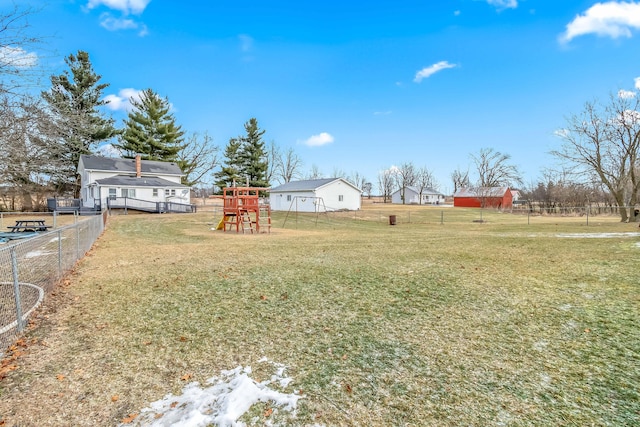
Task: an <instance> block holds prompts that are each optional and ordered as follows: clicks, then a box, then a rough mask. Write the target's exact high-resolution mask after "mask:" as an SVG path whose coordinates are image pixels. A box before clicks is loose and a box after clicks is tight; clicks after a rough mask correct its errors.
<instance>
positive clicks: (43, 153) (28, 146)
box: [0, 96, 56, 211]
mask: <svg viewBox="0 0 640 427" xmlns="http://www.w3.org/2000/svg"><path fill="white" fill-rule="evenodd" d="M48 123H49V122H48V115H47V114H46V113H45V112H44V110H43V108H42V105H40V104H39V103H38V102H37V100H34V99H32V98H29V97H26V96H23V97H20V98H19V102H18V103H16V100H14V99H12V100H9V99H8V98H7V97H3V100H2V102H1V104H0V146H1V147H2V149H1V150H0V181H1V182H2V183H3V184H6V185H9V186H11V187H13V190H14V194H15V195H16V196H17V197H18V198H19V200H20V202H19V207H20V209H22V210H25V211H32V210H36V209H37V208H39V207H41V206H43V205H44V203H43V200H44V197H45V196H46V190H47V188H48V187H47V184H48V183H49V180H50V177H51V173H50V172H51V171H52V170H53V169H55V168H56V165H55V164H53V163H52V159H51V158H50V156H49V155H48V150H46V141H49V138H43V136H45V134H46V132H48V131H49V130H50V129H49V128H48ZM34 202H35V205H34ZM12 208H14V209H15V208H16V206H12Z"/></svg>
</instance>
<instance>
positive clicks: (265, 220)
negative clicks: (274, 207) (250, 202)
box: [258, 206, 271, 233]
mask: <svg viewBox="0 0 640 427" xmlns="http://www.w3.org/2000/svg"><path fill="white" fill-rule="evenodd" d="M258 218H259V220H258V221H260V224H258V229H260V228H262V227H266V229H267V233H271V209H270V208H269V206H260V215H259V216H258Z"/></svg>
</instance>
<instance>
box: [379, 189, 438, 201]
mask: <svg viewBox="0 0 640 427" xmlns="http://www.w3.org/2000/svg"><path fill="white" fill-rule="evenodd" d="M404 199H405V200H404V204H406V205H439V204H441V203H444V201H445V196H444V194H442V193H440V192H438V191H436V190H434V189H433V188H425V189H424V190H422V197H420V190H419V189H417V188H416V187H405V189H404ZM421 199H422V200H421ZM391 203H397V204H402V188H401V189H399V190H397V191H395V192H394V193H392V194H391Z"/></svg>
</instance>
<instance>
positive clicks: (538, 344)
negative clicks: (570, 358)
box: [533, 340, 549, 351]
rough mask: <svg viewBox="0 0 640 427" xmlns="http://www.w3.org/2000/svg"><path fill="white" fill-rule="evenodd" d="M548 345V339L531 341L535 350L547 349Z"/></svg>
mask: <svg viewBox="0 0 640 427" xmlns="http://www.w3.org/2000/svg"><path fill="white" fill-rule="evenodd" d="M548 345H549V342H548V341H545V340H541V341H538V342H535V343H533V349H534V350H536V351H544V350H546V349H547V346H548Z"/></svg>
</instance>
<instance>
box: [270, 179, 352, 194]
mask: <svg viewBox="0 0 640 427" xmlns="http://www.w3.org/2000/svg"><path fill="white" fill-rule="evenodd" d="M334 181H342V182H344V183H346V184H348V185H350V186H351V187H353V188H354V189H356V190H358V191H361V190H360V189H359V188H357V187H356V186H354V185H353V184H351V183H350V182H349V181H347V180H345V179H343V178H323V179H307V180H303V181H291V182H287V183H284V184H282V185H279V186H278V187H275V188H272V189H271V192H272V193H281V192H285V191H291V192H294V191H315V190H317V189H319V188H321V187H324V186H325V185H328V184H330V183H332V182H334Z"/></svg>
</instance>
